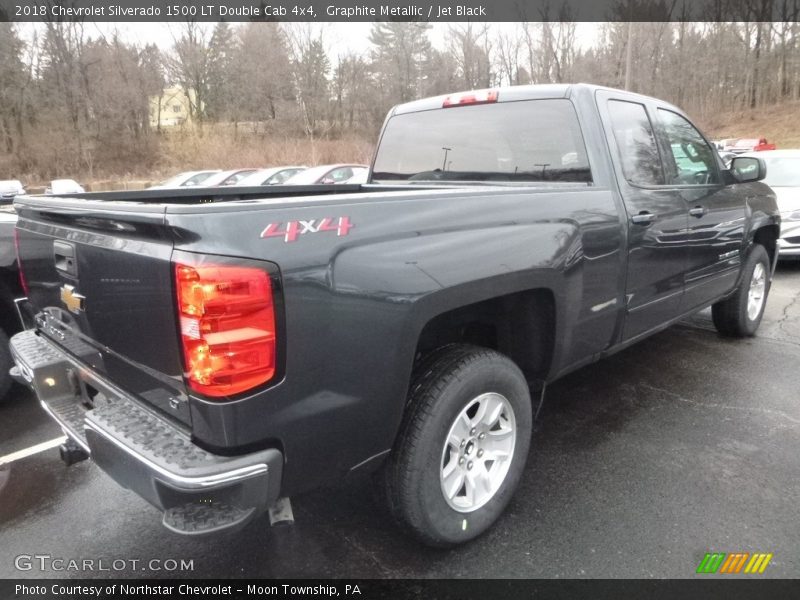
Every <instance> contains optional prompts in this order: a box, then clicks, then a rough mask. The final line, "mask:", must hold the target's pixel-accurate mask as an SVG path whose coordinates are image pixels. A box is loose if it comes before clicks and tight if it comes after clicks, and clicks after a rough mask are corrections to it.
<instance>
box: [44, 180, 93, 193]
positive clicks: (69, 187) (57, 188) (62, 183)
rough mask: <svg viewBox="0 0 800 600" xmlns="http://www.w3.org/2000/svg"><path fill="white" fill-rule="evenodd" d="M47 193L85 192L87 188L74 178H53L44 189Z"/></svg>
mask: <svg viewBox="0 0 800 600" xmlns="http://www.w3.org/2000/svg"><path fill="white" fill-rule="evenodd" d="M44 193H45V194H56V195H62V194H85V193H86V190H85V189H83V186H82V185H81V184H80V183H78V182H77V181H75V180H74V179H53V181H51V182H50V185H49V186H47V188H45V190H44Z"/></svg>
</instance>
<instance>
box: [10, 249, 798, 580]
mask: <svg viewBox="0 0 800 600" xmlns="http://www.w3.org/2000/svg"><path fill="white" fill-rule="evenodd" d="M799 298H800V264H789V265H781V266H779V268H778V272H777V274H776V279H775V282H774V284H773V288H772V291H771V294H770V299H769V303H768V305H767V312H766V315H765V318H764V321H763V323H762V325H761V329H760V330H759V334H758V336H757V337H755V338H752V339H747V340H729V339H725V338H722V337H720V336H718V335H717V334H716V332H715V331H714V329H713V326H712V324H711V322H710V315H709V313H708V311H706V312H704V313H700V314H699V315H697V316H695V317H693V318H691V319H689V320H687V321H686V322H683V323H681V324H679V325H676V326H674V327H672V328H670V329H668V330H667V331H665V332H663V333H660V334H658V335H656V336H654V337H651V338H650V339H648V340H645V341H644V342H641V343H640V344H638V345H636V346H634V347H631V348H629V349H627V350H625V351H623V352H621V353H619V354H617V355H615V356H613V357H611V358H608V359H606V360H604V361H601V362H599V363H596V364H594V365H591V366H589V367H586V368H584V369H581V370H580V371H577V372H575V373H573V374H571V375H569V376H567V377H566V378H564V379H562V380H561V381H559V382H557V383H555V384H553V385H552V386H551V387H550V388H549V389H548V393H547V397H546V400H545V404H544V407H543V409H542V412H541V414H540V417H539V422H538V424H537V431H536V434H535V436H534V440H533V443H532V447H531V454H530V458H529V461H528V466H527V469H526V474H525V476H524V478H523V480H522V484H521V487H520V489H519V491H518V493H517V494H516V496H515V498H514V500H513V501H512V503H511V504H510V506H509V508H508V510H507V512H506V514H505V515H504V516H503V517H502V518H501V520H500V521H499V522H498V523H497V525H496V526H495V527H494V528H493V529H491V530H490V531H489V532H488V533H487V534H486V535H484V536H483V537H481V538H480V539H478V540H476V541H475V542H473V543H471V544H469V545H467V546H464V547H461V548H457V549H455V550H450V551H434V550H430V549H427V548H424V547H421V546H419V545H418V544H417V543H416V542H414V541H413V540H411V539H409V538H407V537H406V536H404V535H403V533H402V532H401V531H400V530H399V529H397V528H396V526H395V525H394V524H393V523H392V522H391V520H390V518H389V517H388V515H387V514H386V513H385V512H384V510H383V509H382V508H381V507H380V505H379V504H378V503H377V502H376V501H375V500H374V498H373V495H372V493H371V488H370V486H369V483H368V482H366V481H365V482H355V483H354V484H352V485H350V486H348V487H344V486H340V487H336V488H331V489H324V490H318V491H315V492H313V493H310V494H307V495H304V496H301V497H297V498H294V499H293V507H294V512H295V518H296V523H295V525H294V526H291V527H282V528H270V527H269V525H268V521H267V520H266V518H262V519H259V520H258V521H255V522H253V523H252V524H250V525H249V526H248V527H247V528H246V529H245V530H243V531H241V532H239V533H237V534H232V535H231V534H228V535H223V536H218V537H213V538H201V539H187V538H184V537H180V536H177V535H175V534H172V533H170V532H168V531H167V530H165V529H164V528H163V527H162V526H161V524H160V514H159V513H158V512H156V510H155V509H153V508H151V507H150V506H149V505H148V504H147V503H145V502H144V501H143V500H141V499H140V498H138V497H137V496H135V495H134V494H132V493H129V492H127V491H126V490H124V489H122V488H120V487H119V486H117V484H115V483H114V482H113V481H112V480H111V479H109V478H108V477H107V476H105V475H104V474H103V473H102V472H101V471H100V470H99V469H98V468H96V467H95V466H94V465H93V464H92V463H91V462H90V461H86V462H83V463H80V464H77V465H74V466H72V467H69V468H67V467H65V466H64V465H63V464H62V462H61V461H60V460H59V457H58V450H57V449H50V450H47V451H45V452H41V453H38V454H36V455H34V456H29V457H27V458H24V459H21V460H18V461H16V462H14V463H12V464H11V465H10V466H7V467H2V468H0V540H1V543H0V577H42V576H50V577H82V576H89V577H91V576H99V577H107V576H128V575H130V576H147V577H159V576H188V577H237V576H244V577H280V578H290V577H354V578H367V577H404V578H406V577H423V578H425V577H544V578H548V577H561V578H567V577H691V576H693V575H694V572H695V569H696V568H697V565H698V564H699V562H700V560H701V559H702V558H703V555H704V554H705V553H706V552H707V551H719V552H771V553H773V555H774V557H773V559H772V562H771V563H770V565H769V567H768V568H767V570H766V572H765V573H764V575H761V577H798V576H800V393H799V390H800V375H798V373H800V300H799ZM59 435H60V431H59V430H58V428H57V427H56V426H55V425H53V424H52V423H51V422H50V421H49V419H48V418H47V417H46V416H45V415H44V413H43V412H42V410H41V409H40V408H39V407H38V405H37V404H36V403H35V402H34V401H33V399H32V398H31V397H30V395H29V394H28V393H27V392H24V391H21V390H16V391H15V392H14V393H13V395H12V397H11V398H10V399H9V400H8V401H6V402H5V403H4V404H3V405H0V456H4V455H6V454H9V453H11V452H15V451H18V450H21V449H24V448H27V447H29V446H32V445H35V444H38V443H40V442H43V441H47V440H50V439H52V438H56V437H58V436H59ZM21 555H22V556H23V558H22V559H19V560H16V559H17V557H19V556H21ZM26 555H46V556H49V557H51V558H52V559H65V560H67V561H68V560H70V559H76V560H82V559H92V560H94V561H95V563H94V565H93V568H94V570H85V571H83V570H82V571H74V570H64V571H59V570H52V569H48V568H46V569H45V570H44V571H42V570H41V569H40V563H41V562H44V563H48V562H49V559H43V560H32V561H29V560H27V559H25V558H24V557H25V556H26ZM154 559H155V560H156V561H161V562H156V563H150V561H151V560H154ZM170 560H175V561H178V565H176V564H175V563H172V562H170ZM181 560H184V561H191V563H192V564H191V566H192V568H191V569H186V570H173V568H174V567H176V566H178V567H179V566H180V565H179V563H180V561H181ZM99 561H102V563H101V562H99ZM113 561H117V562H113ZM121 561H125V562H124V563H123V562H121ZM137 561H138V562H137ZM15 563H16V564H17V566H20V567H22V568H23V569H26V570H20V569H18V568H16V566H15ZM28 565H30V566H31V568H30V569H27V566H28ZM45 566H46V567H47V566H48V565H47V564H45ZM103 568H105V569H108V570H99V569H103ZM159 569H160V570H159Z"/></svg>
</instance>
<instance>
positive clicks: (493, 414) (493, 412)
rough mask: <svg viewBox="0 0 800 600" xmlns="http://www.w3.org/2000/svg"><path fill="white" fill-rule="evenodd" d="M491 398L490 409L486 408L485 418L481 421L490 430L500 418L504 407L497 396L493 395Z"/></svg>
mask: <svg viewBox="0 0 800 600" xmlns="http://www.w3.org/2000/svg"><path fill="white" fill-rule="evenodd" d="M491 398H492V400H491V404H492V407H491V409H488V410H487V414H486V418H485V419H484V421H483V422H484V424H485V425H486V426H487V427H488V428H489V429H490V430H491V428H492V427H494V425H495V423H497V421H498V420H499V419H500V415H501V414H502V412H503V408H504V406H503V402H502V401H501V400H500V399H499V398H497V397H495V396H492V397H491Z"/></svg>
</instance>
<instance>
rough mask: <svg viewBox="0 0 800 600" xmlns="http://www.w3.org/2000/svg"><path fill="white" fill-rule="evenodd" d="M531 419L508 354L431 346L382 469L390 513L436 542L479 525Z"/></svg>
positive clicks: (523, 453)
mask: <svg viewBox="0 0 800 600" xmlns="http://www.w3.org/2000/svg"><path fill="white" fill-rule="evenodd" d="M531 421H532V414H531V399H530V393H529V391H528V385H527V382H526V380H525V377H524V375H523V374H522V372H521V371H520V370H519V368H518V367H517V366H516V365H515V364H514V363H513V362H512V361H511V360H509V359H508V358H506V357H505V356H503V355H502V354H499V353H497V352H494V351H492V350H488V349H483V348H477V347H473V346H463V345H457V346H449V347H446V348H443V349H440V350H439V351H437V352H436V353H435V354H434V355H433V356H431V357H429V359H428V360H426V361H424V363H423V365H422V367H421V368H420V369H418V371H417V373H416V375H415V378H414V381H413V383H412V386H411V391H410V395H409V404H408V408H407V412H406V416H405V419H404V421H403V424H402V426H401V430H400V433H399V435H398V439H397V442H396V443H395V447H394V449H393V451H392V455H391V457H390V458H389V461H388V464H387V465H386V466H385V469H384V471H383V484H384V491H385V494H386V499H387V501H388V504H389V507H390V509H391V511H392V513H393V515H394V516H395V518H396V519H397V520H399V521H400V522H401V523H403V524H405V525H406V526H408V527H409V529H410V530H411V532H412V533H413V534H414V535H416V537H417V538H419V539H420V540H421V541H423V542H424V543H426V544H428V545H431V546H437V547H447V546H452V545H455V544H459V543H462V542H466V541H468V540H471V539H473V538H475V537H477V536H478V535H480V534H481V533H483V532H484V531H486V529H488V528H489V527H490V526H491V525H492V524H493V523H494V522H495V521H496V520H497V518H498V517H499V516H500V515H501V514H502V512H503V510H504V509H505V507H506V505H507V504H508V502H509V500H510V499H511V496H512V495H513V493H514V491H515V490H516V488H517V484H518V483H519V480H520V478H521V476H522V471H523V469H524V467H525V461H526V459H527V455H528V449H529V446H530V436H531Z"/></svg>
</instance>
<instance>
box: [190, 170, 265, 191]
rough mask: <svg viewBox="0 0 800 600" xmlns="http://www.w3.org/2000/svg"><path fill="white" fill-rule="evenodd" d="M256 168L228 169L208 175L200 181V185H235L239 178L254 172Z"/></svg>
mask: <svg viewBox="0 0 800 600" xmlns="http://www.w3.org/2000/svg"><path fill="white" fill-rule="evenodd" d="M255 171H256V169H230V170H228V171H220V172H218V173H213V174H212V175H209V176H208V177H207V178H206V179H204V180H203V181H201V182H200V185H201V186H202V187H219V186H224V185H236V184H237V183H238V182H239V181H240V180H242V179H243V178H245V177H247V176H248V175H251V174H252V173H254V172H255Z"/></svg>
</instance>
